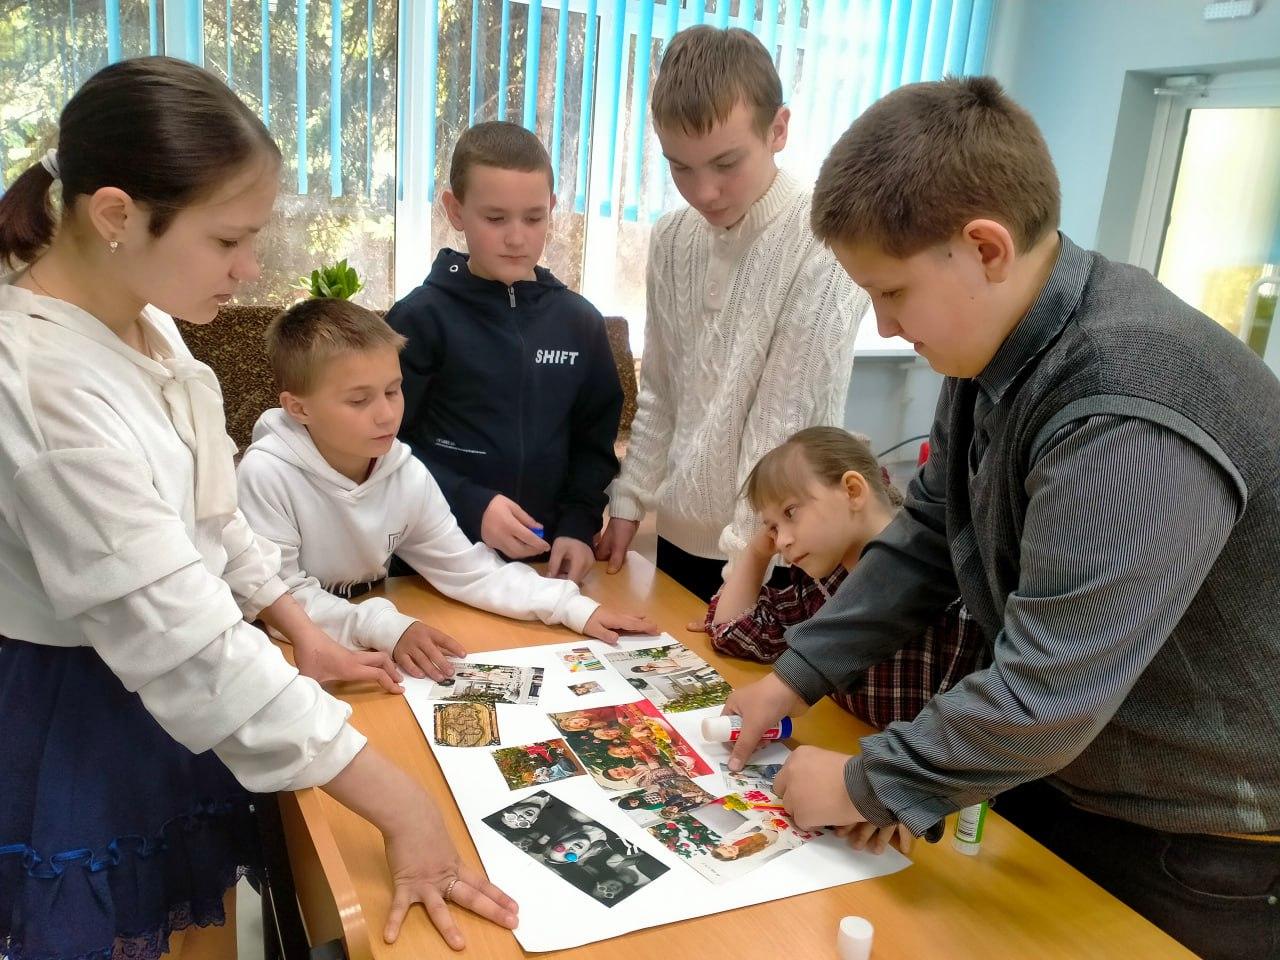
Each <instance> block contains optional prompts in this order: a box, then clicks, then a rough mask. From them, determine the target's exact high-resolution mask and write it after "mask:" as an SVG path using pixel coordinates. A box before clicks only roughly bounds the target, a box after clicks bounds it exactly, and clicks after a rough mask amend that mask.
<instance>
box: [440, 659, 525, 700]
mask: <svg viewBox="0 0 1280 960" xmlns="http://www.w3.org/2000/svg"><path fill="white" fill-rule="evenodd" d="M542 674H543V669H542V667H506V666H501V665H499V664H493V663H471V662H469V661H466V660H461V661H457V662H455V663H454V670H453V676H452V677H450V678H449V679H447V680H436V681H435V682H433V683H432V685H431V689H430V690H428V691H427V698H428V699H429V700H466V701H469V702H471V703H510V704H522V703H537V702H538V697H539V696H541V694H542Z"/></svg>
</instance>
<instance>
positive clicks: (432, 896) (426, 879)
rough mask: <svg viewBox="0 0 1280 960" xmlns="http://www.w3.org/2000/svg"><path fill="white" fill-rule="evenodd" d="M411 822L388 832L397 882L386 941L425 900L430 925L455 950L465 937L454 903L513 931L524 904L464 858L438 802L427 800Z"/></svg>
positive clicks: (389, 862) (389, 860) (390, 863)
mask: <svg viewBox="0 0 1280 960" xmlns="http://www.w3.org/2000/svg"><path fill="white" fill-rule="evenodd" d="M410 823H411V824H412V825H411V826H410V827H409V828H407V829H405V830H403V831H391V832H384V834H383V839H384V841H385V844H386V851H387V866H388V867H389V868H390V870H391V881H392V884H393V885H394V890H393V892H392V895H391V910H390V912H389V913H388V914H387V925H386V927H385V928H384V930H383V934H382V936H383V939H384V940H386V941H387V943H395V942H396V939H397V938H398V937H399V936H400V927H401V926H402V925H403V923H404V918H405V916H406V915H407V914H408V912H409V908H410V907H411V906H413V905H414V904H415V903H420V904H422V906H423V907H424V908H425V909H426V911H427V916H428V917H430V918H431V923H432V924H433V925H434V926H435V928H436V929H437V930H439V931H440V935H441V936H442V937H444V940H445V943H447V944H449V946H450V947H452V948H453V949H454V950H461V949H462V948H463V947H464V946H466V941H465V940H464V939H463V936H462V931H461V930H459V929H458V925H457V923H456V922H455V921H454V919H453V915H452V913H451V912H450V910H449V905H448V904H449V902H452V903H456V904H457V905H458V906H460V907H462V908H463V909H464V910H470V911H471V912H472V913H474V914H476V916H479V917H484V918H485V919H486V920H490V921H492V922H493V923H496V924H498V925H499V926H501V927H506V928H507V929H508V930H514V929H515V927H516V924H517V923H518V922H519V916H518V911H519V909H520V908H519V907H518V906H517V905H516V902H515V901H514V900H512V899H511V898H510V897H509V896H507V895H506V894H505V893H503V892H502V891H501V890H499V889H498V888H497V887H495V886H494V885H493V884H492V883H490V882H489V880H488V878H487V877H486V876H485V875H484V873H483V872H482V871H481V870H479V869H477V868H476V867H473V866H471V865H470V864H467V863H464V862H463V861H462V858H461V857H459V856H458V851H457V850H456V849H455V848H454V846H453V841H452V840H451V839H450V837H449V834H448V832H447V831H446V830H445V828H444V821H443V820H441V818H440V812H439V811H438V810H437V809H436V807H435V805H434V804H427V806H426V809H425V810H422V811H420V812H419V813H418V814H417V816H416V817H415V818H413V820H412V821H410Z"/></svg>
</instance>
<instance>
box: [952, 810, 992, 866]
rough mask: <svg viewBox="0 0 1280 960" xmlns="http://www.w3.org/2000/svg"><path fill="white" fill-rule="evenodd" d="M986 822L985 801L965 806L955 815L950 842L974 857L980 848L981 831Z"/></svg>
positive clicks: (962, 851)
mask: <svg viewBox="0 0 1280 960" xmlns="http://www.w3.org/2000/svg"><path fill="white" fill-rule="evenodd" d="M986 823H987V802H986V801H985V800H984V801H982V803H975V804H974V805H973V806H972V807H965V808H964V809H963V810H961V811H960V813H959V814H958V815H957V816H956V828H955V830H954V831H953V832H952V834H951V844H952V846H954V847H955V848H956V849H957V850H958V851H960V852H961V853H963V854H965V855H966V856H969V857H976V856H977V855H978V851H979V850H981V849H982V831H983V828H984V827H985V826H986Z"/></svg>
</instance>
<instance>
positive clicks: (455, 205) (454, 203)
mask: <svg viewBox="0 0 1280 960" xmlns="http://www.w3.org/2000/svg"><path fill="white" fill-rule="evenodd" d="M440 202H441V203H443V204H444V213H445V216H446V217H448V218H449V223H450V224H451V225H452V226H453V229H455V230H458V231H461V230H462V201H461V200H459V199H458V198H457V197H456V196H454V194H453V191H452V190H446V191H444V192H443V193H442V194H440Z"/></svg>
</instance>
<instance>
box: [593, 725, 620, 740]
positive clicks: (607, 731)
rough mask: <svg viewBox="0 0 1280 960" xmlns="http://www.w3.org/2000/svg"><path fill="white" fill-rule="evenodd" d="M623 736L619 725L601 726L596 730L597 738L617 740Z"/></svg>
mask: <svg viewBox="0 0 1280 960" xmlns="http://www.w3.org/2000/svg"><path fill="white" fill-rule="evenodd" d="M620 736H622V730H621V729H619V728H618V727H601V728H600V729H599V730H597V731H596V732H595V738H596V739H597V740H616V739H618V737H620Z"/></svg>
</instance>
